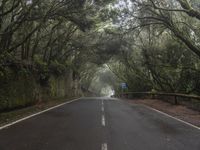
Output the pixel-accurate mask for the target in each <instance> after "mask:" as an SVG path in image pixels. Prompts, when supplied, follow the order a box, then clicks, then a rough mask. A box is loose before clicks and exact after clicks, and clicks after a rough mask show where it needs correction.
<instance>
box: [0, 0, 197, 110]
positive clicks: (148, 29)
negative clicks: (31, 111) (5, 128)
mask: <svg viewBox="0 0 200 150" xmlns="http://www.w3.org/2000/svg"><path fill="white" fill-rule="evenodd" d="M121 82H125V83H127V86H128V89H126V90H127V91H131V92H146V91H154V92H155V91H157V92H166V93H167V92H168V93H183V94H192V95H200V1H199V0H162V1H160V0H0V111H4V110H7V109H14V108H17V107H24V106H28V105H32V104H35V103H38V102H40V101H44V100H46V99H53V98H57V97H66V96H67V97H73V96H79V95H84V94H86V93H92V92H93V93H95V94H97V95H102V94H108V92H109V90H112V91H115V93H119V92H121V89H120V83H121Z"/></svg>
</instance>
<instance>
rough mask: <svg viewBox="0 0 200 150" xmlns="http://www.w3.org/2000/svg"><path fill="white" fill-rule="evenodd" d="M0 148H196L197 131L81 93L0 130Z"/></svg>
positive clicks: (139, 108)
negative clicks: (80, 96) (65, 102)
mask: <svg viewBox="0 0 200 150" xmlns="http://www.w3.org/2000/svg"><path fill="white" fill-rule="evenodd" d="M0 150H200V130H199V129H196V128H194V127H191V126H189V125H187V124H184V123H182V122H180V121H177V120H175V119H173V118H170V117H167V116H165V115H163V114H161V113H158V112H156V111H154V110H151V109H148V108H146V107H144V106H141V105H129V104H128V103H126V102H124V101H121V100H116V99H110V98H82V99H80V100H77V101H74V102H72V103H69V104H65V105H63V106H61V107H57V108H55V109H52V110H50V111H47V112H45V113H42V114H40V115H37V116H34V117H31V118H29V119H27V120H24V121H21V122H19V123H17V124H14V125H12V126H10V127H8V128H4V129H2V130H0Z"/></svg>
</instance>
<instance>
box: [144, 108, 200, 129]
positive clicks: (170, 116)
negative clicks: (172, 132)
mask: <svg viewBox="0 0 200 150" xmlns="http://www.w3.org/2000/svg"><path fill="white" fill-rule="evenodd" d="M143 106H145V107H147V108H149V109H151V110H154V111H156V112H158V113H160V114H163V115H165V116H167V117H169V118H173V119H175V120H177V121H180V122H182V123H184V124H187V125H189V126H191V127H193V128H196V129H198V130H200V127H197V126H195V125H193V124H191V123H189V122H186V121H183V120H181V119H178V118H176V117H173V116H170V115H169V114H166V113H164V112H162V111H159V110H157V109H155V108H152V107H149V106H146V105H143Z"/></svg>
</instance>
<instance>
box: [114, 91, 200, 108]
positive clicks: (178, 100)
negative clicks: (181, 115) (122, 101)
mask: <svg viewBox="0 0 200 150" xmlns="http://www.w3.org/2000/svg"><path fill="white" fill-rule="evenodd" d="M115 97H119V98H126V99H160V100H164V101H167V102H170V103H172V104H175V105H179V104H180V105H186V106H189V107H191V108H193V109H196V110H199V111H200V96H194V95H186V94H179V93H161V92H125V93H120V94H118V95H115Z"/></svg>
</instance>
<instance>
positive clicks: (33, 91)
mask: <svg viewBox="0 0 200 150" xmlns="http://www.w3.org/2000/svg"><path fill="white" fill-rule="evenodd" d="M82 94H83V93H82V91H81V88H80V85H79V82H78V81H77V80H73V78H72V71H69V72H67V73H66V74H64V75H62V76H59V77H56V76H50V77H49V79H48V82H47V83H46V84H41V83H40V82H39V81H38V76H35V75H31V74H29V75H24V74H16V72H11V73H10V76H9V77H6V78H1V79H0V112H1V111H5V110H11V109H15V108H20V107H26V106H29V105H33V104H36V103H40V102H43V101H47V100H51V99H55V98H64V97H66V98H67V97H68V98H69V97H74V96H80V95H82Z"/></svg>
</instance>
